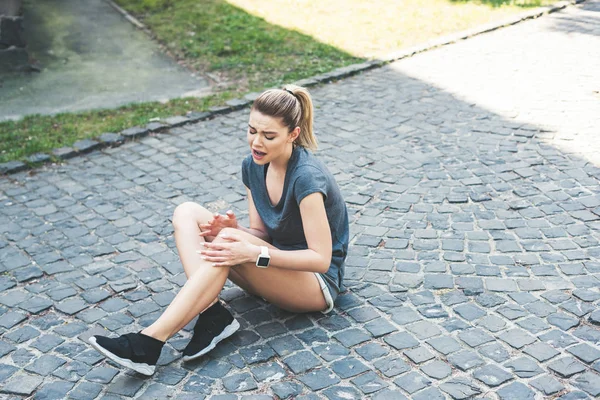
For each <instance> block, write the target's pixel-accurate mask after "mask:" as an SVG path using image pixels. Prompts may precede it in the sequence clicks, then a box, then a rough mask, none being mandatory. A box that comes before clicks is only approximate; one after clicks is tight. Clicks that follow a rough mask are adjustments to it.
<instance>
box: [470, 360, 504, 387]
mask: <svg viewBox="0 0 600 400" xmlns="http://www.w3.org/2000/svg"><path fill="white" fill-rule="evenodd" d="M473 377H474V378H475V379H477V380H479V381H481V382H483V383H485V384H486V385H488V386H490V387H496V386H499V385H502V384H503V383H504V382H507V381H509V380H511V379H513V376H512V374H510V373H508V372H506V371H504V370H503V369H501V368H499V367H497V366H495V365H486V366H484V367H481V368H478V369H476V370H475V371H473Z"/></svg>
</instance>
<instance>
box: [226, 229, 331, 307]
mask: <svg viewBox="0 0 600 400" xmlns="http://www.w3.org/2000/svg"><path fill="white" fill-rule="evenodd" d="M235 234H236V235H238V236H242V237H244V238H245V239H246V240H248V241H249V242H251V243H254V244H256V245H259V246H267V247H269V248H274V247H273V245H271V244H270V243H267V242H265V241H263V240H262V239H259V238H257V237H256V236H253V235H251V234H249V233H247V232H244V231H240V230H235ZM229 279H230V280H231V281H233V282H234V283H235V284H237V285H238V286H240V287H241V288H242V289H244V290H246V291H247V292H249V293H251V294H254V295H257V296H260V297H262V298H264V299H265V300H266V301H268V302H269V303H271V304H274V305H276V306H278V307H280V308H283V309H285V310H288V311H292V312H311V311H321V310H324V309H325V308H327V304H326V302H325V298H324V297H323V292H322V290H321V285H320V284H319V281H318V279H317V277H316V276H315V273H314V272H309V271H293V270H286V269H283V268H275V267H270V268H258V267H257V266H256V265H255V264H254V263H246V264H241V265H236V266H234V267H232V268H231V271H230V274H229Z"/></svg>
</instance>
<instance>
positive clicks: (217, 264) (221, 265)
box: [212, 262, 235, 268]
mask: <svg viewBox="0 0 600 400" xmlns="http://www.w3.org/2000/svg"><path fill="white" fill-rule="evenodd" d="M232 265H235V264H232V263H231V262H222V263H213V265H212V266H213V267H220V268H222V267H231V266H232Z"/></svg>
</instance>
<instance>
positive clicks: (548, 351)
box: [523, 342, 560, 362]
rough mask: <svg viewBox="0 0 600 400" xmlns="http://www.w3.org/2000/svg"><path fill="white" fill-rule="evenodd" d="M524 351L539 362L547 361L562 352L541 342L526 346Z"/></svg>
mask: <svg viewBox="0 0 600 400" xmlns="http://www.w3.org/2000/svg"><path fill="white" fill-rule="evenodd" d="M523 353H526V354H529V355H530V356H531V357H533V358H535V359H536V360H538V361H539V362H544V361H547V360H549V359H551V358H553V357H555V356H557V355H558V354H560V352H559V351H557V350H556V349H554V348H553V347H552V346H550V345H548V344H546V343H540V342H537V343H534V344H532V345H530V346H527V347H525V348H524V349H523Z"/></svg>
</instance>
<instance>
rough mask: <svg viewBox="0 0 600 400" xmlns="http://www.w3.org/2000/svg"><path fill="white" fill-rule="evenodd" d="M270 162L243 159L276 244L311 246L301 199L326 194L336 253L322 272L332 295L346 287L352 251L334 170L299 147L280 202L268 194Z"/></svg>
mask: <svg viewBox="0 0 600 400" xmlns="http://www.w3.org/2000/svg"><path fill="white" fill-rule="evenodd" d="M267 169H268V164H267V165H258V164H256V163H255V162H254V161H253V160H252V155H249V156H248V157H246V158H245V159H244V161H243V162H242V180H243V182H244V185H246V187H247V188H249V189H250V192H251V193H252V198H253V200H254V206H255V207H256V210H257V211H258V215H260V218H261V219H262V221H263V223H264V225H265V227H266V228H267V233H268V234H269V237H270V238H271V240H272V244H273V245H274V246H275V247H277V248H278V249H281V250H304V249H307V248H308V244H307V243H306V237H305V236H304V228H303V226H302V218H301V216H300V207H299V205H300V202H301V201H302V199H304V198H305V197H306V196H308V195H309V194H312V193H316V192H319V193H322V194H323V199H324V202H325V211H326V212H327V219H328V221H329V227H330V229H331V242H332V254H331V264H330V266H329V270H328V271H327V272H326V273H325V274H322V276H323V278H324V280H325V283H326V284H327V286H329V289H330V292H331V295H332V297H333V298H334V300H335V298H336V297H337V295H338V293H339V292H340V290H342V289H343V286H342V281H343V278H344V261H345V259H346V255H347V253H348V241H349V236H350V230H349V227H348V211H347V210H346V203H344V199H343V198H342V194H341V192H340V189H339V187H338V185H337V183H336V182H335V179H334V177H333V175H332V174H331V172H329V170H328V169H327V167H326V166H325V164H323V163H322V162H321V161H320V160H319V159H317V158H316V157H315V156H314V155H313V154H312V153H311V152H310V151H308V150H306V149H305V148H303V147H296V148H294V150H293V152H292V156H291V158H290V161H289V162H288V166H287V171H286V174H285V181H284V185H283V192H282V194H281V199H280V200H279V203H278V204H276V205H272V204H271V200H270V199H269V195H268V193H267V185H266V179H265V178H266V175H267Z"/></svg>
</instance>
